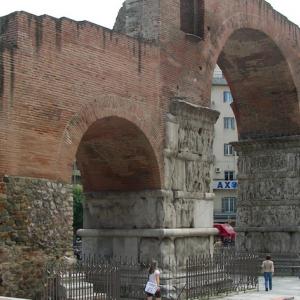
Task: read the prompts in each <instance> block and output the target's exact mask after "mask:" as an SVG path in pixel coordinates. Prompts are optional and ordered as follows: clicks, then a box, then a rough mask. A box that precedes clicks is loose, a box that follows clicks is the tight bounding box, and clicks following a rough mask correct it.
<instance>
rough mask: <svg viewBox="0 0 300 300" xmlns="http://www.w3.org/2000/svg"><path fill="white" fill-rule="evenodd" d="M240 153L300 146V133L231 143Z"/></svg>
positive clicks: (289, 148)
mask: <svg viewBox="0 0 300 300" xmlns="http://www.w3.org/2000/svg"><path fill="white" fill-rule="evenodd" d="M230 144H231V145H232V146H233V147H234V150H235V151H237V152H238V153H239V154H241V153H247V152H252V151H260V150H264V151H265V150H267V149H271V150H279V149H288V150H291V149H292V148H300V135H291V136H282V137H273V138H262V139H251V140H250V139H249V140H240V141H238V142H232V143H230Z"/></svg>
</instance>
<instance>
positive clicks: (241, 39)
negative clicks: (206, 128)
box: [210, 13, 300, 139]
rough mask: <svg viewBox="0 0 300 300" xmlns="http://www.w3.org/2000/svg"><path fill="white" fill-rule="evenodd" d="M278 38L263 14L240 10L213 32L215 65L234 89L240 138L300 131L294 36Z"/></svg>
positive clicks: (232, 89) (290, 133) (212, 44)
mask: <svg viewBox="0 0 300 300" xmlns="http://www.w3.org/2000/svg"><path fill="white" fill-rule="evenodd" d="M274 26H275V24H274ZM282 35H283V34H282ZM280 37H281V35H280V34H279V33H278V32H276V31H274V29H272V24H269V23H267V22H266V21H265V20H262V17H260V16H257V15H247V14H241V13H239V14H237V15H234V16H232V17H231V18H228V19H227V20H226V21H224V22H223V23H222V25H220V26H219V28H218V30H216V32H215V34H214V36H211V37H210V39H211V44H210V47H211V49H213V50H212V51H211V52H210V53H213V55H212V64H211V65H212V66H214V65H215V64H216V63H218V65H219V66H220V67H221V69H222V70H223V72H224V74H225V77H226V79H227V81H228V84H229V86H230V89H231V91H232V94H233V97H234V103H233V109H234V111H235V115H236V118H237V123H238V130H239V137H240V139H248V138H260V137H274V136H282V135H295V134H299V132H300V130H299V129H300V118H299V117H300V114H299V100H298V99H299V94H298V92H299V91H298V90H297V86H296V82H295V80H296V79H297V77H296V71H295V68H296V65H295V64H293V55H290V54H291V48H290V46H289V45H290V41H288V40H287V39H286V37H282V39H281V38H280Z"/></svg>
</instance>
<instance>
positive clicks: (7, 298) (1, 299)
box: [0, 296, 30, 300]
mask: <svg viewBox="0 0 300 300" xmlns="http://www.w3.org/2000/svg"><path fill="white" fill-rule="evenodd" d="M0 300H30V299H24V298H10V297H1V296H0Z"/></svg>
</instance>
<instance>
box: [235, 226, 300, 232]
mask: <svg viewBox="0 0 300 300" xmlns="http://www.w3.org/2000/svg"><path fill="white" fill-rule="evenodd" d="M235 231H237V232H300V226H264V227H236V228H235Z"/></svg>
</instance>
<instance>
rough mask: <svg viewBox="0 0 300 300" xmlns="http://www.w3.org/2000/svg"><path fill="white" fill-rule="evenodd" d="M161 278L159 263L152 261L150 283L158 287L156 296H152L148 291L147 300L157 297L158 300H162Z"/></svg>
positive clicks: (149, 274)
mask: <svg viewBox="0 0 300 300" xmlns="http://www.w3.org/2000/svg"><path fill="white" fill-rule="evenodd" d="M159 276H160V271H159V270H158V268H157V261H155V260H154V261H152V263H151V265H150V268H149V273H148V282H151V283H152V284H154V285H155V286H156V292H155V293H154V294H151V293H149V292H147V291H146V295H147V300H152V299H153V297H155V298H156V299H157V300H160V299H161V294H160V287H159Z"/></svg>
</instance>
